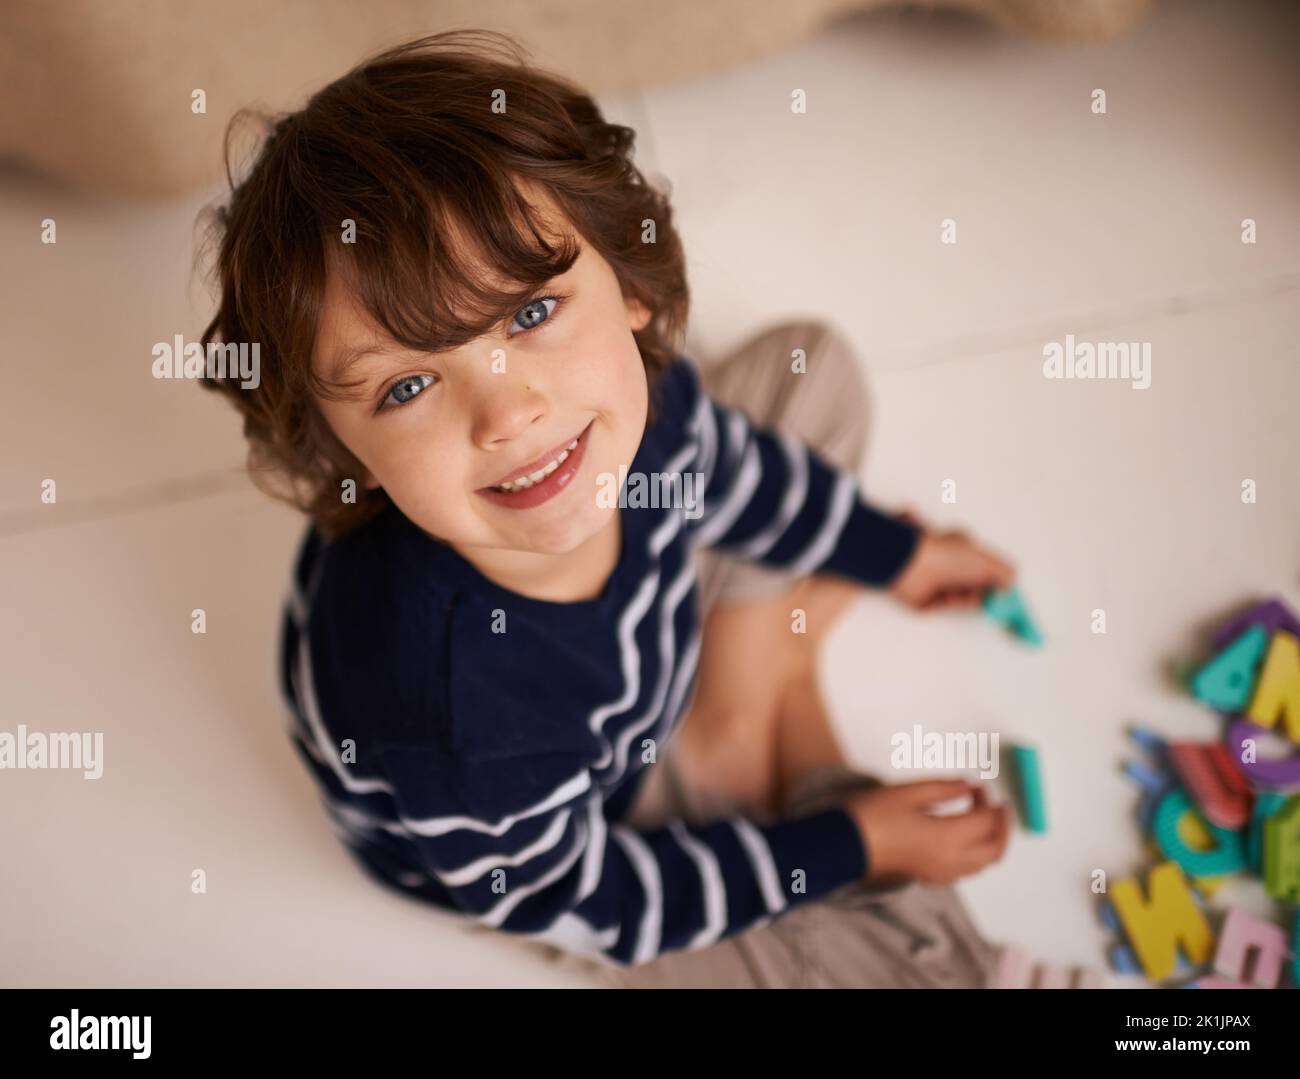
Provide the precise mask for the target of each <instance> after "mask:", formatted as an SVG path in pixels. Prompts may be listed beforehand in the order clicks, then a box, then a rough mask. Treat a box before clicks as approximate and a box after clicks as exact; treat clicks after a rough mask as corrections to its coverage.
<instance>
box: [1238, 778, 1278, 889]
mask: <svg viewBox="0 0 1300 1079" xmlns="http://www.w3.org/2000/svg"><path fill="white" fill-rule="evenodd" d="M1285 801H1286V795H1285V794H1283V793H1282V792H1281V791H1260V792H1259V793H1258V794H1257V795H1255V808H1254V809H1253V810H1252V811H1251V814H1250V830H1249V831H1248V832H1247V833H1246V865H1247V868H1249V869H1250V871H1251V872H1252V873H1256V874H1258V875H1259V876H1261V877H1262V876H1263V875H1264V822H1265V821H1266V820H1268V818H1269V817H1271V816H1272V815H1273V814H1274V813H1276V812H1277V811H1278V810H1279V809H1281V808H1282V804H1283V803H1284V802H1285Z"/></svg>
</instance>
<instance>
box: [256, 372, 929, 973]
mask: <svg viewBox="0 0 1300 1079" xmlns="http://www.w3.org/2000/svg"><path fill="white" fill-rule="evenodd" d="M652 392H653V393H655V394H656V395H657V397H656V400H657V417H656V422H655V423H654V424H651V425H648V426H647V428H646V432H645V435H644V437H643V440H642V443H641V445H640V447H639V449H638V451H637V454H636V457H635V459H634V460H633V462H632V464H631V468H630V472H632V473H638V472H639V473H643V474H645V475H651V474H653V473H660V474H665V475H671V474H673V473H675V472H680V473H698V474H699V475H700V476H701V477H702V481H701V482H702V492H703V500H702V504H700V505H699V508H698V509H693V510H692V511H691V512H690V513H689V514H688V512H687V511H686V510H685V509H683V508H682V506H681V505H680V504H678V505H675V506H671V507H670V506H661V507H659V508H632V505H631V503H630V502H629V505H628V506H627V507H626V508H622V509H620V510H619V511H618V512H619V513H621V514H622V528H623V537H624V538H623V548H622V552H621V555H620V560H619V562H618V564H617V566H616V567H615V569H614V571H613V573H612V575H611V576H610V578H609V580H608V582H607V583H606V585H605V588H604V591H603V592H602V593H601V595H600V596H599V597H598V598H596V599H592V600H586V601H580V602H576V603H557V602H551V601H546V600H539V599H533V598H530V597H525V596H522V595H519V594H517V593H515V592H512V591H509V590H507V589H505V588H503V587H501V586H499V585H497V584H495V583H493V582H491V581H490V580H488V579H487V578H486V577H484V576H483V575H481V574H480V573H479V572H478V570H476V569H475V568H474V567H473V566H472V565H471V564H470V563H469V562H468V561H466V560H465V559H463V558H462V557H461V556H460V555H458V554H457V553H456V552H455V551H454V550H453V549H452V548H450V547H448V546H446V545H445V544H441V543H438V542H436V541H435V540H433V539H431V538H430V537H428V536H427V535H426V534H425V533H424V532H423V531H422V530H420V529H419V528H418V527H416V526H415V525H414V524H413V523H412V522H411V521H410V520H409V519H408V518H407V517H406V516H405V515H404V514H402V513H401V512H400V511H399V510H398V509H397V508H396V507H395V506H392V505H390V506H389V507H387V508H386V509H385V510H384V511H383V512H382V513H380V514H379V515H378V516H376V517H375V518H373V519H372V520H371V521H369V522H367V523H366V524H365V525H363V526H362V527H360V528H358V529H355V530H353V531H352V532H350V533H347V534H345V535H343V536H341V537H339V538H338V539H336V540H334V541H333V542H325V541H323V540H322V538H321V537H320V535H319V534H318V533H317V532H316V531H315V529H314V528H311V527H309V528H308V529H307V533H306V536H305V538H304V540H303V543H302V546H301V549H300V552H299V556H298V559H297V563H296V566H295V569H294V574H293V584H292V589H291V593H290V596H289V599H288V602H287V605H286V611H285V616H284V622H283V628H282V636H281V653H280V675H281V685H282V689H283V691H284V693H285V695H286V697H287V700H288V703H289V705H290V719H291V722H290V732H291V735H292V738H293V743H294V745H295V746H296V748H297V750H298V751H299V754H300V756H301V757H302V759H303V761H304V762H305V764H306V766H307V767H308V769H309V770H310V772H311V774H312V776H313V777H314V778H315V779H316V781H317V782H318V783H319V785H320V788H321V793H322V797H323V800H324V803H325V807H326V810H327V812H328V813H329V815H330V818H331V821H332V823H333V826H334V829H335V831H336V833H337V834H338V835H339V837H340V838H341V839H342V840H343V841H344V842H345V843H346V844H347V845H348V847H349V849H350V850H351V851H352V852H353V854H354V855H355V856H356V857H357V858H358V859H359V861H360V863H361V865H362V866H363V867H364V868H365V869H366V870H367V871H368V872H370V873H371V874H373V875H374V876H375V877H376V878H377V879H378V880H380V881H382V882H383V883H385V884H387V885H391V886H392V887H395V888H397V889H400V890H401V891H403V892H405V893H406V894H409V895H412V896H415V897H419V898H421V899H424V900H427V901H429V902H431V903H434V904H436V905H438V906H440V907H443V908H446V909H448V910H450V911H454V912H458V913H459V914H460V915H462V916H464V917H467V918H470V919H473V920H474V921H476V922H478V923H480V924H482V925H486V926H490V927H494V928H497V929H501V930H503V931H505V932H508V933H514V934H519V935H521V936H525V937H529V938H532V939H536V940H540V941H543V942H546V943H549V944H551V945H553V946H556V947H558V948H560V949H562V950H564V951H566V952H572V953H576V954H579V955H582V956H584V957H587V958H591V959H595V960H597V961H598V962H610V963H615V964H633V963H641V962H645V961H647V960H650V959H652V958H654V957H655V956H656V955H659V954H660V953H663V952H668V951H674V950H679V949H697V948H704V947H707V946H708V945H710V944H712V943H714V942H715V941H717V940H719V939H721V938H723V937H726V936H729V935H731V934H734V933H738V932H740V931H741V930H744V929H747V928H749V927H752V926H755V925H760V924H764V923H766V922H769V921H771V920H772V919H773V918H775V917H777V916H779V915H780V914H781V913H782V912H783V911H785V910H787V909H789V908H791V907H793V906H795V905H796V904H800V903H805V902H808V901H809V900H812V899H815V898H817V897H819V896H822V895H825V894H826V893H827V892H830V891H833V890H834V889H836V888H838V887H840V886H842V885H844V884H847V883H849V882H851V881H854V880H857V879H860V878H861V877H862V875H863V874H864V873H865V871H866V864H867V857H866V853H865V851H864V844H863V841H862V839H861V837H860V834H859V832H858V829H857V826H856V825H855V823H854V821H853V819H852V818H851V817H850V816H849V815H848V814H847V813H846V812H845V811H844V810H843V809H840V808H832V809H827V810H825V811H822V812H819V813H816V814H813V815H809V816H805V817H803V818H800V819H789V820H778V821H774V822H759V821H755V820H747V819H744V818H743V817H740V816H734V817H731V818H729V819H722V820H718V821H714V822H710V823H706V824H703V825H700V826H692V825H690V824H687V823H685V822H683V821H673V822H670V823H669V824H667V825H666V826H665V827H662V828H657V829H654V830H649V831H639V830H636V829H634V828H632V827H630V826H628V825H626V824H624V823H621V821H622V818H623V817H624V816H625V814H626V813H627V811H628V809H629V807H630V806H631V804H632V802H633V799H634V797H635V795H636V793H637V790H638V789H639V787H640V785H641V783H642V782H643V780H644V779H645V776H646V767H647V766H646V765H645V764H643V751H644V748H645V744H646V742H645V740H646V739H652V740H653V744H654V745H656V746H662V745H664V744H665V743H666V741H667V740H668V739H669V738H670V737H671V736H672V733H673V730H674V728H675V726H676V725H677V723H678V722H679V721H680V720H681V718H682V716H683V714H684V713H685V711H686V709H687V706H688V705H689V704H690V701H691V694H692V691H693V689H694V685H695V673H696V660H697V657H698V654H699V645H700V633H699V612H698V610H697V592H696V587H695V574H694V560H693V559H692V558H691V550H692V548H693V546H694V545H696V544H705V545H712V546H716V547H719V548H721V549H724V550H727V551H729V552H732V553H734V554H736V555H738V556H742V557H745V558H749V559H755V560H758V561H761V562H763V563H767V564H770V565H774V566H781V567H787V568H790V567H793V568H797V569H798V570H800V571H803V572H812V571H819V572H824V573H835V574H839V575H842V576H846V577H849V578H853V579H856V580H858V581H861V582H864V583H867V584H883V583H886V582H888V581H889V580H891V579H892V578H893V577H894V575H895V574H896V573H897V572H898V570H899V569H900V568H901V567H902V566H903V564H904V563H905V562H906V560H907V559H908V557H909V556H910V554H911V552H912V550H913V547H914V545H915V542H916V533H915V530H914V529H913V528H912V527H911V526H909V525H905V524H903V523H901V522H899V521H897V520H895V519H894V518H893V517H891V516H888V515H885V514H883V513H880V512H879V511H877V510H875V509H873V508H872V507H871V505H870V504H869V503H867V502H866V501H865V500H864V499H863V497H862V496H861V494H860V492H859V490H858V486H857V481H856V478H855V477H854V476H853V475H851V474H850V473H848V472H845V471H842V470H839V469H837V468H835V467H832V466H831V465H830V464H829V463H828V462H826V461H825V460H824V459H823V458H821V457H820V456H819V455H817V454H816V453H815V452H814V451H812V450H810V449H809V448H808V447H807V446H806V445H805V444H804V443H802V442H800V441H799V440H797V439H794V438H791V437H789V436H787V435H786V434H784V433H781V432H778V431H775V430H768V429H765V428H761V427H758V426H756V425H753V424H751V422H750V421H749V419H748V418H747V417H746V415H745V414H744V413H743V412H741V411H739V410H736V409H731V408H727V407H724V406H722V405H720V404H719V403H718V402H716V401H714V400H713V399H712V398H711V397H709V396H707V394H705V392H704V391H703V387H702V384H701V382H700V378H699V371H698V369H697V368H696V367H695V366H694V363H693V361H691V360H690V359H688V358H687V357H684V356H679V357H678V358H677V359H676V360H675V362H674V363H673V364H672V365H671V366H670V367H669V368H668V370H666V371H665V372H664V374H663V375H662V376H661V377H660V379H659V380H658V381H657V382H655V383H654V384H653V385H652ZM660 501H672V500H660ZM680 501H681V500H676V502H678V503H680ZM701 511H702V512H701ZM497 612H504V620H505V621H504V625H505V629H506V632H504V633H502V632H500V629H501V625H502V618H501V615H500V614H498V613H497ZM494 626H495V628H496V630H497V631H496V632H494ZM800 870H801V871H802V876H800V875H797V873H796V871H800ZM797 880H802V888H794V887H792V885H793V883H794V882H795V881H797Z"/></svg>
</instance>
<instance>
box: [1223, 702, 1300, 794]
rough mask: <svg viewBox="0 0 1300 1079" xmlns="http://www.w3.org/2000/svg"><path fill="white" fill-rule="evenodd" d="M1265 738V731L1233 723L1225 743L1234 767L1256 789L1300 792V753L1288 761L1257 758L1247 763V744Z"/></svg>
mask: <svg viewBox="0 0 1300 1079" xmlns="http://www.w3.org/2000/svg"><path fill="white" fill-rule="evenodd" d="M1266 734H1268V731H1267V730H1266V729H1264V728H1263V727H1257V726H1255V724H1253V723H1252V722H1251V721H1250V720H1248V719H1242V718H1241V717H1238V718H1237V719H1234V720H1233V721H1232V722H1231V723H1230V724H1229V725H1228V737H1227V739H1226V741H1227V745H1228V756H1230V757H1231V758H1232V763H1233V766H1234V767H1237V768H1240V769H1241V770H1242V772H1244V773H1245V775H1246V778H1247V779H1249V780H1250V781H1251V782H1252V783H1254V784H1255V785H1256V786H1259V787H1269V788H1272V789H1273V790H1283V791H1289V790H1296V789H1300V752H1296V753H1292V754H1290V755H1288V756H1286V757H1259V756H1255V759H1254V760H1247V759H1246V742H1247V741H1251V742H1258V741H1259V739H1260V737H1261V736H1263V735H1266Z"/></svg>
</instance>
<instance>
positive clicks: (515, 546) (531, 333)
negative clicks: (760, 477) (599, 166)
mask: <svg viewBox="0 0 1300 1079" xmlns="http://www.w3.org/2000/svg"><path fill="white" fill-rule="evenodd" d="M566 227H569V228H570V229H571V226H566ZM575 236H576V238H577V240H578V242H579V243H580V244H581V245H582V253H581V254H580V255H579V257H578V259H577V261H576V262H575V263H574V264H573V265H572V266H571V267H570V268H569V270H568V272H566V273H564V274H562V275H561V276H559V277H557V278H555V279H553V280H552V281H550V282H548V283H547V284H546V285H544V286H542V287H541V288H539V289H538V290H537V292H536V293H535V295H536V296H537V297H538V298H539V299H538V300H536V301H534V302H531V303H529V304H527V305H526V306H525V307H523V308H521V309H520V310H519V311H518V312H517V313H516V314H514V315H512V316H508V317H507V318H506V319H505V324H504V325H502V326H499V327H498V328H496V329H494V330H493V331H491V332H490V333H488V334H485V335H484V336H482V337H480V338H478V339H477V340H475V341H471V342H469V343H468V344H465V345H462V346H461V347H459V348H456V349H454V350H452V351H450V352H446V353H440V354H437V355H434V354H430V353H422V352H412V351H408V350H405V349H399V348H395V347H394V346H392V343H391V341H388V342H387V346H388V349H389V350H387V351H384V352H383V353H379V354H372V355H369V356H366V357H364V358H362V359H360V360H358V361H357V362H356V364H355V365H354V366H352V367H350V368H349V369H348V371H347V377H348V378H349V379H364V385H361V386H358V387H356V388H355V389H353V390H351V391H350V396H349V397H348V398H346V399H344V400H339V401H328V400H324V399H321V398H317V403H318V406H319V408H320V410H321V413H322V414H323V416H324V418H325V420H326V422H327V423H328V424H329V426H330V428H331V429H332V430H333V432H334V433H335V435H336V436H337V437H338V438H339V440H340V441H341V442H342V443H343V444H344V445H345V446H347V448H348V449H349V450H350V451H351V452H352V453H353V455H354V456H355V457H356V458H357V460H359V461H360V462H361V463H362V465H363V466H364V468H365V474H364V477H362V482H364V483H365V485H366V486H367V487H383V488H384V490H385V491H386V492H387V493H388V496H389V497H390V498H391V499H392V501H393V502H394V503H395V504H396V505H397V507H398V508H399V509H400V510H401V511H402V512H403V513H404V514H406V516H407V517H409V518H410V519H411V521H413V522H414V523H415V524H417V525H418V526H419V527H420V528H422V529H423V530H424V531H425V532H427V533H429V534H430V535H432V536H434V537H436V538H438V539H441V540H443V541H444V542H446V543H448V544H450V545H451V546H452V547H454V548H456V549H457V550H459V551H461V552H462V553H463V554H465V555H466V556H467V557H470V558H471V561H481V560H482V559H483V556H482V555H480V557H479V558H475V557H473V554H474V553H477V552H476V549H481V548H496V549H506V550H510V551H520V552H532V553H535V554H543V555H545V554H563V553H565V552H569V551H572V550H574V549H575V548H576V547H578V546H579V545H580V544H582V543H583V542H584V541H586V540H588V539H591V538H592V537H593V536H595V535H596V533H597V532H599V531H600V530H601V529H602V528H604V527H605V526H606V525H608V524H610V523H611V519H612V517H613V515H614V514H615V513H617V512H618V510H617V508H616V507H612V506H602V505H600V504H599V503H598V501H597V497H596V496H597V491H598V489H599V486H598V477H599V476H600V474H601V473H611V474H613V476H614V477H615V478H617V476H618V472H619V466H620V465H626V466H627V467H629V468H630V467H631V463H632V459H633V457H634V456H635V454H636V452H637V448H638V447H639V446H640V444H641V437H642V434H643V433H644V430H645V422H646V409H647V403H648V401H647V397H648V388H647V382H646V374H645V367H644V365H643V363H642V360H641V354H640V352H639V350H638V349H637V345H636V341H635V339H634V338H633V336H632V332H633V330H639V329H642V328H644V327H645V325H646V324H647V322H648V320H649V312H648V311H647V310H646V309H645V308H644V307H643V306H642V305H640V304H638V303H636V302H634V301H625V300H624V298H623V295H622V293H621V290H620V288H619V284H618V279H617V278H616V277H615V275H614V271H613V269H612V268H611V267H610V265H609V263H607V262H606V261H605V260H604V259H603V258H602V257H601V255H600V254H599V253H598V252H597V251H596V250H595V248H593V247H592V246H591V245H590V244H588V243H587V241H586V240H585V239H584V238H583V237H582V236H580V235H578V234H576V233H575ZM552 293H554V294H556V295H565V294H567V295H568V299H566V300H563V301H562V302H560V303H559V304H558V305H557V304H556V302H555V301H554V300H549V299H546V297H548V296H549V295H551V294H552ZM378 340H380V338H379V337H378V335H377V330H376V328H375V327H374V325H373V323H371V322H370V321H369V319H368V317H367V316H365V314H364V313H363V312H362V311H361V310H360V309H359V308H358V307H357V306H356V304H355V303H354V302H353V300H352V298H351V296H350V295H349V294H348V293H347V292H346V290H345V289H344V288H342V286H341V285H340V283H339V281H338V275H337V274H331V275H330V277H329V281H328V284H327V288H326V295H325V304H324V310H323V313H322V316H321V323H320V330H319V333H318V334H317V345H316V354H315V356H314V357H313V363H314V365H315V369H316V371H317V372H318V373H321V374H323V375H326V376H328V375H329V374H330V372H331V370H332V364H333V360H334V357H336V356H339V355H341V354H342V353H344V352H345V350H348V349H351V348H354V347H356V348H362V349H364V348H367V347H373V346H374V345H375V343H376V341H378ZM498 349H499V350H501V351H500V352H498V351H496V350H498ZM503 358H504V363H503V362H502V359H503ZM502 368H504V369H502ZM575 438H576V439H579V440H580V441H579V444H578V446H577V448H576V449H574V450H571V451H569V457H568V458H566V459H565V460H564V461H562V462H561V463H560V464H559V465H558V466H557V467H556V468H554V469H553V470H552V471H551V474H550V475H549V476H546V477H544V478H543V479H542V480H541V481H540V482H536V483H535V485H534V486H533V488H532V489H525V490H520V491H518V492H517V493H513V494H511V493H504V494H501V493H496V492H494V491H492V490H491V488H492V487H493V486H494V485H498V484H500V483H501V481H502V480H504V479H505V478H506V477H509V476H513V475H514V474H515V473H516V472H517V471H518V470H519V469H521V468H524V467H525V466H532V465H533V464H534V462H536V461H538V460H539V459H545V460H546V461H547V462H550V461H553V460H554V459H555V458H556V457H557V455H558V454H561V453H563V452H564V450H565V449H566V447H568V446H569V445H570V443H572V442H573V440H574V439H575ZM539 470H540V468H539ZM536 474H537V473H536V471H534V472H533V473H532V475H533V476H536ZM604 501H608V499H606V500H604ZM488 559H489V560H490V556H488Z"/></svg>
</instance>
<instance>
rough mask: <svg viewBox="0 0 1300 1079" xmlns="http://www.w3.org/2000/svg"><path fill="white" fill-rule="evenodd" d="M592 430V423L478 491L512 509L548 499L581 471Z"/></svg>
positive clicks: (538, 503)
mask: <svg viewBox="0 0 1300 1079" xmlns="http://www.w3.org/2000/svg"><path fill="white" fill-rule="evenodd" d="M593 422H594V421H593ZM590 430H591V423H588V424H587V426H586V427H584V428H583V429H582V431H581V432H580V433H579V434H578V436H577V437H576V438H571V439H569V440H568V441H567V442H564V443H561V444H560V445H558V446H556V447H554V448H553V449H552V450H550V451H548V452H547V453H546V454H545V455H544V456H542V457H539V458H537V460H535V461H531V462H529V463H528V464H527V465H525V466H524V467H523V468H517V469H515V470H514V471H513V472H508V473H506V475H505V476H504V477H503V478H502V479H500V480H498V481H497V482H496V483H494V484H492V485H490V486H488V487H480V488H479V489H478V492H477V493H478V494H480V495H482V496H483V497H484V498H486V499H488V500H489V501H490V502H495V503H496V504H497V505H501V506H509V507H511V508H512V509H528V508H530V507H532V506H537V505H540V504H541V503H543V502H546V501H547V500H549V499H551V498H553V497H554V496H555V495H557V494H559V493H560V491H562V490H564V488H565V487H566V486H568V484H569V482H570V481H571V480H572V479H573V477H574V475H575V474H576V473H577V471H578V467H579V465H581V463H582V458H583V456H584V451H585V450H586V447H587V432H589V431H590Z"/></svg>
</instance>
